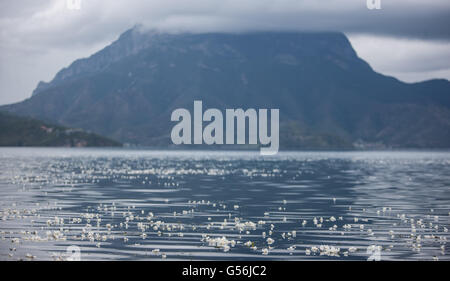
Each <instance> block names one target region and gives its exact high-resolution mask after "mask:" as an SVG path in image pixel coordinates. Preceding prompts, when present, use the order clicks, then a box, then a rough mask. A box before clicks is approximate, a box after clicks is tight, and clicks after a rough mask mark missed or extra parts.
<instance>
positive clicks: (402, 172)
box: [0, 148, 450, 260]
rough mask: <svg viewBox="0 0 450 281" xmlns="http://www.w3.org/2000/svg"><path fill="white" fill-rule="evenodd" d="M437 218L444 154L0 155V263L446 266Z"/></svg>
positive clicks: (448, 191) (443, 190) (58, 151)
mask: <svg viewBox="0 0 450 281" xmlns="http://www.w3.org/2000/svg"><path fill="white" fill-rule="evenodd" d="M449 216H450V153H449V152H440V151H434V152H390V151H389V152H387V151H386V152H280V153H279V154H278V155H276V156H273V157H272V156H270V157H268V156H260V155H259V153H258V151H254V152H243V151H240V152H235V151H220V152H215V151H150V150H138V149H134V150H133V149H69V148H67V149H66V148H1V149H0V231H1V233H0V236H1V239H0V259H1V260H17V259H25V260H27V259H35V260H53V259H56V260H61V259H78V258H81V260H116V259H119V260H147V259H157V260H163V259H166V260H172V259H175V260H180V259H181V260H183V259H186V260H192V259H194V260H259V259H270V260H291V259H292V260H319V259H331V260H340V259H343V260H361V259H363V260H366V259H368V258H370V259H378V258H380V259H381V260H410V259H411V260H433V259H439V260H450V255H449V254H448V250H449V248H448V245H447V244H446V242H447V239H448V238H449V234H448V228H449V227H450V217H449Z"/></svg>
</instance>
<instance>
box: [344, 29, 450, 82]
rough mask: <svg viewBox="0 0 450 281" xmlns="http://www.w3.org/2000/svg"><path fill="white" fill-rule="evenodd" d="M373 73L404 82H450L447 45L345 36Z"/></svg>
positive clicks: (448, 49) (387, 38) (383, 37)
mask: <svg viewBox="0 0 450 281" xmlns="http://www.w3.org/2000/svg"><path fill="white" fill-rule="evenodd" d="M347 36H348V37H349V39H350V42H351V43H352V45H353V48H354V49H355V50H356V52H357V54H358V56H359V57H361V58H363V59H364V60H366V61H367V62H368V63H369V64H370V65H371V66H372V68H374V70H375V71H378V72H381V73H383V74H386V75H391V76H394V77H396V78H398V79H400V80H403V81H407V82H415V81H421V80H426V79H431V78H446V79H449V78H450V42H448V41H438V40H436V41H430V40H420V39H408V38H392V37H385V36H373V35H360V34H348V35H347Z"/></svg>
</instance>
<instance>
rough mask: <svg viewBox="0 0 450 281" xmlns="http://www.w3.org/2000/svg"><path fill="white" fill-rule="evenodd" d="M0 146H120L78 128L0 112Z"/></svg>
mask: <svg viewBox="0 0 450 281" xmlns="http://www.w3.org/2000/svg"><path fill="white" fill-rule="evenodd" d="M0 146H70V147H73V146H76V147H85V146H121V144H120V143H118V142H116V141H113V140H110V139H107V138H104V137H101V136H98V135H96V134H92V133H87V132H84V131H83V130H80V129H69V128H65V127H61V126H54V125H50V124H47V123H44V122H41V121H39V120H35V119H31V118H26V117H18V116H13V115H11V114H6V113H1V112H0Z"/></svg>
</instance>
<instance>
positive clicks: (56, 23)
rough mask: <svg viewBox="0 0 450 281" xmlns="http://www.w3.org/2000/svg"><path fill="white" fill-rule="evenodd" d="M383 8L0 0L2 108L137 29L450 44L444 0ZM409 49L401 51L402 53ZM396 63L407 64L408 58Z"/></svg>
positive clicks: (240, 1)
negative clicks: (332, 34) (335, 34)
mask: <svg viewBox="0 0 450 281" xmlns="http://www.w3.org/2000/svg"><path fill="white" fill-rule="evenodd" d="M381 7H382V9H381V10H369V9H367V7H366V0H323V1H318V0H220V1H219V0H180V1H174V0H114V1H111V0H81V10H69V9H67V6H66V1H65V0H22V1H0V104H1V103H7V102H12V101H18V100H21V99H23V98H26V97H28V96H29V95H30V94H31V92H32V90H33V88H34V87H35V86H36V84H37V82H38V81H39V80H50V79H51V78H52V77H53V76H54V75H55V73H56V71H57V70H59V69H60V68H62V67H64V66H67V65H68V64H69V63H70V62H71V61H73V60H75V59H77V58H79V57H85V56H88V55H90V54H92V52H93V51H95V50H98V49H100V48H101V47H102V46H105V45H107V44H109V43H110V42H112V41H113V40H115V39H116V38H117V37H118V36H119V34H120V33H121V32H123V31H125V30H126V29H128V28H130V27H132V26H134V25H136V24H143V25H144V26H145V27H146V28H152V29H159V30H161V31H166V32H183V31H189V32H213V31H219V32H220V31H225V32H245V31H256V30H299V31H302V30H307V31H325V30H326V31H342V32H345V33H348V34H359V35H361V34H364V35H366V36H375V37H376V38H389V37H390V38H395V39H392V40H394V41H395V40H402V42H406V41H403V40H404V39H405V38H407V39H408V40H410V39H414V40H417V42H419V41H420V42H431V41H437V40H438V41H442V42H450V29H449V28H448V26H450V2H449V1H448V0H432V1H431V0H430V1H422V0H420V1H419V0H396V1H387V0H381ZM361 40H362V39H359V41H358V42H363V41H364V40H363V41H361ZM425 40H426V41H425ZM366 41H367V40H366ZM355 42H356V41H355ZM385 42H388V41H386V40H385ZM389 42H390V41H389ZM424 44H428V43H424ZM442 44H447V43H442ZM355 45H356V46H357V49H358V48H362V49H361V52H360V53H361V54H364V55H365V54H366V53H367V54H369V57H370V58H371V59H369V62H372V63H374V64H375V65H380V66H379V67H380V69H385V68H389V66H385V64H388V63H387V62H388V60H384V59H383V58H373V59H372V57H374V55H373V54H375V53H376V51H377V50H372V51H365V49H366V48H368V49H367V50H369V49H370V48H371V47H370V46H369V45H368V44H363V43H361V44H359V45H358V44H355ZM359 46H361V47H359ZM408 46H409V45H408V44H406V45H402V47H403V48H404V52H405V54H406V53H408V52H409V51H408V50H409V47H408ZM411 46H413V45H411ZM446 46H448V45H446ZM372 49H373V48H372ZM384 49H386V48H384ZM386 50H387V49H386ZM433 50H434V51H435V52H436V53H435V55H433V56H434V57H436V58H437V57H438V56H439V53H438V52H441V53H442V52H444V55H446V54H447V53H445V50H442V48H437V49H433ZM411 52H413V53H414V54H417V53H420V50H419V49H417V48H415V47H413V49H412V51H411ZM424 52H425V51H424ZM371 54H372V55H371ZM364 55H362V56H363V57H364ZM385 55H392V54H389V52H387V54H385ZM421 57H423V58H424V65H428V66H427V67H428V68H429V69H428V70H425V69H421V70H420V71H419V70H418V71H419V72H417V79H420V72H422V73H426V72H427V71H428V72H429V73H431V72H433V71H445V67H446V66H445V65H444V66H443V65H439V63H438V62H434V61H435V59H433V60H432V61H431V62H430V61H428V60H427V59H426V56H421ZM371 60H372V61H371ZM446 61H448V60H446ZM399 62H401V63H402V64H404V65H405V66H406V65H411V62H408V61H407V59H399ZM444 64H445V63H444ZM413 66H416V67H423V66H422V65H420V64H418V63H413ZM376 68H378V66H376ZM408 69H410V68H408ZM401 72H402V70H395V69H394V70H392V73H401ZM423 77H425V76H423ZM447 78H449V77H448V76H447ZM19 79H20V80H21V81H20V82H19Z"/></svg>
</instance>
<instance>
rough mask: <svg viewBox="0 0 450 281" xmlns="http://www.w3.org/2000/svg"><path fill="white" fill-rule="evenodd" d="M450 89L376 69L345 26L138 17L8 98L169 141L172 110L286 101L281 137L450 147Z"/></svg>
mask: <svg viewBox="0 0 450 281" xmlns="http://www.w3.org/2000/svg"><path fill="white" fill-rule="evenodd" d="M449 89H450V88H449V85H448V83H443V82H442V81H428V82H423V83H417V84H406V83H403V82H401V81H398V80H397V79H394V78H392V77H386V76H383V75H381V74H378V73H376V72H374V71H373V70H372V68H371V67H370V66H369V65H368V64H367V63H366V62H365V61H364V60H362V59H360V58H359V57H358V56H357V54H356V52H355V51H354V50H353V48H352V46H351V44H350V42H349V40H348V39H347V37H346V36H345V35H344V34H342V33H338V32H322V33H313V32H309V33H308V32H252V33H198V34H194V33H180V34H169V33H163V32H158V31H155V30H150V31H148V30H145V29H143V28H140V27H134V28H132V29H130V30H128V31H126V32H125V33H123V34H122V35H121V36H120V37H119V38H118V39H117V40H116V41H114V42H113V43H112V44H110V45H109V46H107V47H105V48H104V49H102V50H101V51H99V52H97V53H95V54H93V55H92V56H90V57H88V58H84V59H80V60H76V61H75V62H73V63H72V64H71V65H70V66H69V67H67V68H64V69H62V70H61V71H60V72H58V74H57V75H56V76H55V78H54V79H53V80H52V81H51V82H49V83H40V85H39V86H38V88H37V89H36V90H35V93H37V94H34V95H33V96H32V97H31V98H30V99H28V100H25V101H24V102H21V103H18V104H14V105H9V106H4V107H3V109H6V110H8V111H12V112H15V113H18V114H25V115H31V116H34V117H38V118H40V119H43V120H51V121H53V122H57V123H59V124H62V125H67V126H71V127H79V128H83V129H87V130H91V131H94V132H97V133H99V134H102V135H106V136H109V137H112V138H114V139H117V140H120V141H122V142H129V143H137V144H143V145H168V144H169V141H170V137H169V136H170V128H171V123H170V113H171V111H172V110H174V109H175V108H180V107H184V108H190V106H191V105H192V102H193V100H195V99H198V100H202V101H203V103H204V104H205V106H207V107H216V108H220V109H225V108H258V107H261V108H279V109H280V121H281V123H282V124H281V126H282V128H284V131H281V129H280V137H281V140H280V145H281V148H283V147H301V148H305V147H308V148H310V147H313V148H314V147H319V148H321V147H336V146H340V147H342V146H345V147H347V146H348V144H351V143H352V142H355V141H358V143H382V144H383V145H385V146H390V147H404V146H405V147H450V143H449V140H450V129H449V128H450V125H449V124H450V123H449V122H448V120H450V109H449V107H450V94H449V93H450V91H449ZM406 120H408V121H406ZM405 124H408V125H407V126H406V125H405Z"/></svg>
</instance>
